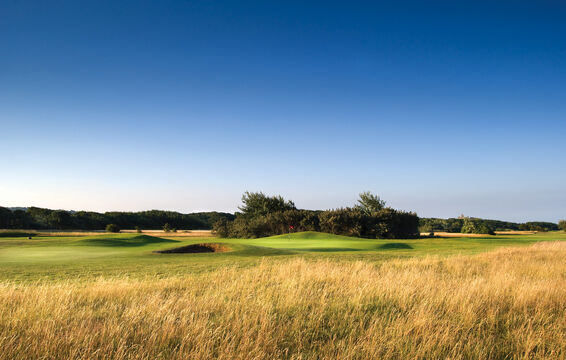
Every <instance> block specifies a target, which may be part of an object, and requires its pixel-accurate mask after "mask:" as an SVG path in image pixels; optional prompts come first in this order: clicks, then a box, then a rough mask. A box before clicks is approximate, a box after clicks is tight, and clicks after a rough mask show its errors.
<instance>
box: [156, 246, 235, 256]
mask: <svg viewBox="0 0 566 360" xmlns="http://www.w3.org/2000/svg"><path fill="white" fill-rule="evenodd" d="M228 250H229V248H228V247H226V246H224V245H222V244H218V243H206V244H192V245H187V246H181V247H177V248H173V249H167V250H159V251H154V253H159V254H195V253H216V252H226V251H228Z"/></svg>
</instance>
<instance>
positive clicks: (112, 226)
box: [106, 224, 120, 233]
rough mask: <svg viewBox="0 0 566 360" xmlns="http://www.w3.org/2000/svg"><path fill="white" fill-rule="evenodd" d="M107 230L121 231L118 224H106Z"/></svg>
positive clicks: (112, 231)
mask: <svg viewBox="0 0 566 360" xmlns="http://www.w3.org/2000/svg"><path fill="white" fill-rule="evenodd" d="M106 232H111V233H119V232H120V227H119V226H118V225H116V224H108V225H106Z"/></svg>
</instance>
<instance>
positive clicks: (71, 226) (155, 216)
mask: <svg viewBox="0 0 566 360" xmlns="http://www.w3.org/2000/svg"><path fill="white" fill-rule="evenodd" d="M219 219H228V220H233V219H234V215H233V214H229V213H223V212H216V211H212V212H198V213H191V214H182V213H179V212H175V211H161V210H149V211H139V212H119V211H113V212H105V213H98V212H93V211H66V210H51V209H43V208H37V207H29V208H27V209H16V210H11V209H8V208H4V207H0V229H38V230H40V229H54V230H77V229H81V230H104V229H105V228H106V226H107V225H108V224H115V225H117V226H119V227H120V228H122V229H134V228H140V229H161V228H163V226H164V225H165V224H168V225H169V226H170V227H172V228H176V229H203V230H206V229H211V228H212V225H213V224H214V223H215V222H217V221H218V220H219Z"/></svg>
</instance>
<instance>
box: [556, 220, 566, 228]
mask: <svg viewBox="0 0 566 360" xmlns="http://www.w3.org/2000/svg"><path fill="white" fill-rule="evenodd" d="M558 228H559V229H560V230H562V231H566V220H560V221H559V222H558Z"/></svg>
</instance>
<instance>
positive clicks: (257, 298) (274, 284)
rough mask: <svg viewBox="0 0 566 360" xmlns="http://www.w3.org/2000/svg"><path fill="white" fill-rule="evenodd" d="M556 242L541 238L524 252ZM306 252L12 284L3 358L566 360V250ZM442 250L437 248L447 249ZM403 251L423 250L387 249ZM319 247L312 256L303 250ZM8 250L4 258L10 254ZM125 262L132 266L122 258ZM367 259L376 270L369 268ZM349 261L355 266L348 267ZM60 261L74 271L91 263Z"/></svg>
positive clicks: (3, 299) (2, 294)
mask: <svg viewBox="0 0 566 360" xmlns="http://www.w3.org/2000/svg"><path fill="white" fill-rule="evenodd" d="M313 236H314V237H316V236H321V235H313ZM557 236H558V235H557ZM552 237H553V236H552V235H547V236H546V237H544V236H540V237H535V238H532V239H531V240H528V241H527V240H525V242H523V243H521V244H528V243H529V242H531V243H532V242H536V241H537V240H541V239H544V238H546V239H551V238H552ZM294 240H296V239H293V238H292V237H291V238H288V239H285V237H282V238H279V239H273V241H274V245H276V243H277V242H279V245H277V246H279V247H281V248H282V249H285V248H283V244H284V241H290V243H291V244H292V245H290V249H294V250H292V252H293V254H292V255H283V256H267V255H265V253H262V254H263V255H262V257H261V258H258V257H254V256H253V252H254V251H255V250H254V248H253V247H259V246H262V245H261V244H263V241H265V240H250V241H249V242H246V241H243V240H238V241H233V242H231V244H230V246H234V247H237V246H241V248H240V250H235V251H234V254H235V253H237V252H238V251H240V252H241V254H240V255H232V256H234V257H232V258H230V257H228V256H229V255H226V254H190V255H187V254H184V255H154V256H153V257H151V256H150V255H147V254H146V250H142V248H145V247H148V248H152V249H153V248H166V247H171V245H174V244H173V243H160V244H156V243H153V242H150V243H149V244H148V245H145V246H135V247H132V246H124V247H120V246H109V247H107V250H108V251H109V252H110V254H112V255H105V256H102V257H101V258H97V257H96V256H98V255H93V256H94V257H93V258H89V259H90V260H89V261H93V263H92V264H93V265H94V264H98V266H101V264H103V263H104V262H112V261H111V259H114V258H116V257H117V258H118V259H121V260H114V261H116V262H120V261H122V262H123V261H124V259H125V258H126V257H127V256H130V257H134V258H136V257H137V258H138V260H139V259H145V258H152V259H160V261H165V262H171V263H170V265H171V264H173V263H181V264H188V263H190V262H191V261H197V260H195V259H213V258H214V257H216V256H220V257H219V258H217V259H220V258H223V259H231V262H228V263H227V264H232V263H233V262H234V261H240V260H241V259H243V258H245V256H244V255H246V254H247V256H248V257H250V258H255V259H256V261H257V262H255V263H254V264H253V266H252V265H250V266H247V267H245V268H238V267H234V266H219V263H214V265H209V266H208V267H205V268H206V269H207V271H200V272H198V271H193V270H194V269H190V270H187V271H185V272H182V273H176V272H174V271H171V272H168V273H167V274H166V275H167V276H165V277H163V276H158V275H156V274H154V273H153V272H152V271H151V270H150V269H149V268H148V267H146V272H145V277H129V276H127V272H126V271H131V269H130V267H131V265H132V263H128V262H125V263H123V264H122V267H121V269H122V270H124V271H125V272H124V273H123V274H122V275H121V276H115V275H116V274H113V275H112V276H110V277H106V276H101V277H98V278H95V277H92V276H90V277H76V276H75V277H73V276H70V277H67V278H65V277H63V276H59V277H57V278H56V279H51V280H50V281H42V282H35V283H34V282H21V281H19V282H17V281H13V280H4V281H2V282H0V349H2V351H0V359H39V358H42V359H278V358H281V359H440V358H442V359H448V358H449V359H519V358H525V359H563V358H565V356H566V262H565V261H564V259H565V258H566V242H545V243H539V244H535V245H531V246H522V247H512V248H500V249H498V250H495V251H492V252H483V253H479V254H475V255H474V254H471V253H474V252H482V251H485V249H489V248H490V247H489V246H487V245H486V244H485V243H482V242H480V243H477V246H475V245H469V244H468V246H469V247H464V248H465V249H466V250H464V252H466V255H452V256H448V255H451V254H452V252H453V251H460V249H462V248H461V247H460V248H458V244H460V243H453V245H452V248H451V249H447V247H448V248H450V246H448V244H444V245H445V247H444V248H442V247H438V246H432V247H431V248H429V249H436V248H439V249H440V250H438V254H439V255H431V254H433V253H434V251H430V250H428V253H427V250H425V249H426V247H427V244H426V243H425V242H424V240H417V241H413V242H409V241H399V242H391V241H384V242H376V241H368V242H366V241H365V240H356V239H337V238H334V239H329V241H336V242H339V243H340V245H339V244H338V243H336V244H334V243H333V244H330V245H329V246H330V247H331V248H340V249H359V250H357V251H353V250H348V251H345V250H344V251H342V252H338V253H329V252H313V251H312V250H308V251H304V252H303V255H304V256H300V255H297V252H300V250H298V249H300V247H298V245H296V244H295V243H294ZM306 240H308V239H306ZM315 240H316V239H315ZM319 240H320V239H319ZM342 240H343V241H342ZM39 241H43V240H39ZM45 241H49V240H45ZM65 241H68V242H67V243H65ZM117 241H120V238H118V239H117ZM349 241H351V242H349ZM431 241H433V243H432V244H433V245H434V244H435V243H434V242H435V241H437V240H431ZM450 241H452V240H450ZM458 241H459V240H458ZM473 241H476V239H474V240H473ZM497 241H503V240H497ZM510 241H511V240H510ZM513 241H519V240H517V239H516V240H513ZM201 242H202V241H201ZM344 242H347V243H344ZM180 243H182V242H180ZM395 243H397V244H399V243H401V244H409V245H410V246H411V247H412V248H411V249H407V248H402V249H399V248H396V247H395V246H391V245H389V246H388V248H387V249H383V248H382V247H383V245H385V244H395ZM507 244H511V243H507ZM314 245H316V244H315V243H307V244H305V246H304V247H303V249H312V248H313V247H315V246H314ZM3 246H4V248H3V250H4V251H5V250H6V248H11V247H10V246H6V245H5V244H4V245H3ZM37 246H38V247H42V248H43V249H44V250H48V249H50V246H48V245H40V244H38V245H37ZM58 246H60V247H61V248H62V249H69V248H72V249H75V250H76V251H78V253H82V252H84V251H94V250H95V249H98V248H99V246H98V245H96V246H87V245H85V244H81V243H80V240H77V239H74V240H73V239H68V240H63V242H62V243H60V244H59V245H58ZM247 246H249V247H247ZM498 246H501V245H498ZM32 249H35V250H37V249H38V248H33V247H32V246H30V247H28V248H27V251H32ZM116 249H119V250H120V251H122V252H123V253H113V251H117V250H116ZM491 249H493V247H491ZM22 251H24V252H25V251H26V250H25V249H23V250H22ZM97 251H98V250H97ZM289 251H291V250H289ZM408 251H415V252H419V253H418V255H417V256H412V257H409V258H405V257H397V258H395V257H390V258H389V260H387V261H369V260H368V259H367V258H366V257H367V256H371V255H372V254H373V255H375V256H376V257H377V258H379V256H380V254H382V253H383V252H387V253H396V252H408ZM359 253H364V254H365V255H364V256H365V257H361V258H358V257H357V255H356V254H359ZM126 254H127V256H126ZM329 254H331V255H332V256H328V255H329ZM307 255H308V256H307ZM57 256H62V255H60V254H58V255H57ZM120 256H121V258H120ZM338 256H340V257H341V258H343V257H345V258H347V259H348V260H346V261H337V259H338ZM84 259H87V258H83V260H84ZM93 259H94V260H93ZM187 259H192V260H187ZM20 260H21V259H20ZM26 261H28V264H30V263H32V262H33V261H31V260H30V259H27V260H26ZM37 261H39V260H37ZM198 261H204V260H198ZM39 262H41V263H42V264H43V266H45V267H48V266H50V265H49V264H51V263H50V262H49V261H48V260H47V259H42V260H41V261H39ZM57 262H59V263H66V264H67V266H72V264H75V265H76V263H79V262H80V260H77V259H66V260H65V259H62V258H61V259H58V260H57V261H55V263H57ZM142 263H143V261H142ZM143 264H144V266H149V265H151V264H155V263H143ZM12 265H13V266H16V267H19V266H22V265H21V263H17V262H16V263H13V264H12ZM232 265H233V264H232ZM61 266H62V265H61ZM73 266H74V265H73ZM113 266H117V265H113ZM128 269H129V270H128ZM162 275H163V274H162ZM52 280H56V281H52Z"/></svg>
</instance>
